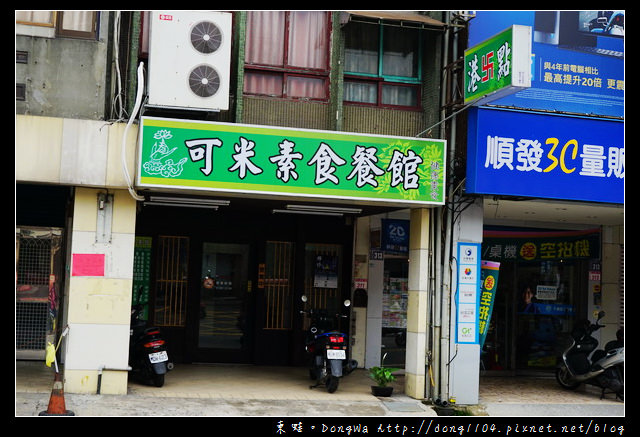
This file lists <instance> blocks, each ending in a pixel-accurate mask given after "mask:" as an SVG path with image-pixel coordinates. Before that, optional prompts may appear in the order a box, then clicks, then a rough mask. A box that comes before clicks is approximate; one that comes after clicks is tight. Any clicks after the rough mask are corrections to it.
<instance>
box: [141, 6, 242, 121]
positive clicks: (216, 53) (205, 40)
mask: <svg viewBox="0 0 640 437" xmlns="http://www.w3.org/2000/svg"><path fill="white" fill-rule="evenodd" d="M150 22H151V26H150V33H149V71H148V79H147V87H148V88H147V91H148V97H149V100H148V105H150V106H164V107H173V108H187V109H200V110H209V111H212V110H213V111H221V110H228V109H229V74H230V71H229V70H230V66H229V64H230V61H231V13H229V12H217V11H153V12H151V20H150Z"/></svg>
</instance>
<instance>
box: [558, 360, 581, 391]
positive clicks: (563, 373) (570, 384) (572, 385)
mask: <svg viewBox="0 0 640 437" xmlns="http://www.w3.org/2000/svg"><path fill="white" fill-rule="evenodd" d="M556 381H558V384H560V386H562V387H563V388H566V389H569V390H575V389H576V388H578V386H579V385H580V383H579V382H574V381H572V380H571V375H570V374H569V369H567V367H566V366H560V367H558V368H557V369H556Z"/></svg>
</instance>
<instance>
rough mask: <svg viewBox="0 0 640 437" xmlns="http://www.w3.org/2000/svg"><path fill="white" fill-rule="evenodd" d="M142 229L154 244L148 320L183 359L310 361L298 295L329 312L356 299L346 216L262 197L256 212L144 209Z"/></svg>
mask: <svg viewBox="0 0 640 437" xmlns="http://www.w3.org/2000/svg"><path fill="white" fill-rule="evenodd" d="M271 208H273V206H271ZM269 212H270V210H269ZM187 222H188V223H190V224H191V225H189V226H186V225H185V223H187ZM138 230H139V232H138V234H139V236H138V238H141V237H142V236H143V235H142V233H143V232H144V237H146V238H147V240H148V241H149V246H150V251H149V254H148V256H149V259H150V266H149V268H148V269H147V270H148V280H147V283H148V288H149V299H148V300H149V302H150V307H149V321H150V322H151V323H153V324H155V325H157V326H159V327H160V328H161V329H162V331H163V332H164V333H165V335H166V336H167V337H168V343H169V349H170V353H172V354H173V356H174V358H175V360H176V362H178V363H179V362H185V363H188V362H205V363H250V364H268V365H300V364H303V363H304V362H305V357H304V346H303V341H304V331H303V329H304V327H305V320H304V318H303V315H302V314H300V310H301V309H303V303H302V300H301V296H302V295H303V294H305V295H306V296H307V297H308V298H309V299H308V303H306V304H305V305H313V306H316V307H317V306H321V307H325V308H328V309H329V310H330V311H334V310H338V309H339V307H340V305H339V303H340V302H342V300H344V299H345V298H349V296H350V288H349V284H350V281H349V278H350V275H351V266H350V260H351V255H350V253H351V244H352V240H353V225H352V220H350V219H349V218H345V217H327V216H311V215H304V216H303V215H300V216H297V215H296V216H293V215H286V214H282V215H276V214H270V213H266V210H261V209H260V207H259V204H258V203H257V202H254V203H253V204H252V207H251V213H248V212H247V211H246V210H244V209H242V208H240V207H238V208H236V209H234V208H231V207H228V208H226V209H225V210H224V211H216V212H212V211H206V210H202V209H194V208H179V207H159V206H158V207H149V206H145V207H144V208H143V209H142V211H141V213H140V215H139V218H138ZM134 282H135V281H134ZM344 325H345V326H343V327H342V328H343V329H345V330H348V323H347V322H345V323H344Z"/></svg>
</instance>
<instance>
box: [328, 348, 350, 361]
mask: <svg viewBox="0 0 640 437" xmlns="http://www.w3.org/2000/svg"><path fill="white" fill-rule="evenodd" d="M327 358H328V359H330V360H344V359H346V358H347V354H346V353H345V351H344V350H340V349H327Z"/></svg>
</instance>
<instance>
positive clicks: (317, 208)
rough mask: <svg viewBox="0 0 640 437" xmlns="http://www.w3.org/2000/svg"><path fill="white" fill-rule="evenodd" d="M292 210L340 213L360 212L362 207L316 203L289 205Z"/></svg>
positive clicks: (288, 207)
mask: <svg viewBox="0 0 640 437" xmlns="http://www.w3.org/2000/svg"><path fill="white" fill-rule="evenodd" d="M286 208H287V209H288V210H290V211H315V212H333V213H339V214H360V213H361V212H362V209H360V208H343V207H338V206H316V205H287V206H286Z"/></svg>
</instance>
